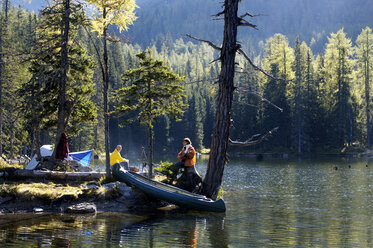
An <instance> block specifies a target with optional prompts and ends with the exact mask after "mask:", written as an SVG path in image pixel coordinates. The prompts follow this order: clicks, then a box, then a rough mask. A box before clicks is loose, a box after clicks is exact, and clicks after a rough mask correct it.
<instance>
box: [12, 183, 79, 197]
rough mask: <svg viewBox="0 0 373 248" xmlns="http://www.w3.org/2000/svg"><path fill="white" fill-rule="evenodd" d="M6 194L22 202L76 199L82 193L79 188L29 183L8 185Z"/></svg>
mask: <svg viewBox="0 0 373 248" xmlns="http://www.w3.org/2000/svg"><path fill="white" fill-rule="evenodd" d="M8 192H9V194H11V195H14V196H16V197H17V198H18V199H23V200H33V199H35V198H36V199H40V200H55V199H58V198H61V197H71V198H73V199H77V198H78V197H79V195H80V194H82V193H83V191H82V189H81V188H80V187H74V186H69V185H67V186H62V185H56V184H54V183H48V184H45V183H30V184H24V183H22V184H14V185H10V186H9V188H8Z"/></svg>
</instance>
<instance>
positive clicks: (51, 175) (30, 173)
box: [0, 170, 106, 181]
mask: <svg viewBox="0 0 373 248" xmlns="http://www.w3.org/2000/svg"><path fill="white" fill-rule="evenodd" d="M105 175H106V173H105V172H62V171H40V170H13V171H6V172H5V173H3V175H0V176H3V177H4V178H5V179H11V180H21V179H37V180H66V181H96V180H99V179H100V178H101V177H103V176H105Z"/></svg>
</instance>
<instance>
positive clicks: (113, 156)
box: [110, 149, 128, 165]
mask: <svg viewBox="0 0 373 248" xmlns="http://www.w3.org/2000/svg"><path fill="white" fill-rule="evenodd" d="M119 162H128V160H127V159H124V158H122V156H121V155H120V153H119V151H118V150H117V149H115V150H114V151H113V153H111V154H110V165H114V164H116V163H119Z"/></svg>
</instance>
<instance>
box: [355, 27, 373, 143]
mask: <svg viewBox="0 0 373 248" xmlns="http://www.w3.org/2000/svg"><path fill="white" fill-rule="evenodd" d="M356 44H357V49H356V52H357V59H358V63H357V65H358V70H359V72H360V73H359V74H358V75H361V77H362V80H363V84H364V92H365V118H366V124H365V128H366V146H367V148H370V147H371V124H370V118H371V116H370V106H371V96H370V91H371V84H372V82H371V81H372V79H373V75H372V73H373V70H372V66H373V33H372V29H371V28H369V27H366V28H365V29H363V30H362V31H361V33H360V35H359V36H358V37H357V40H356Z"/></svg>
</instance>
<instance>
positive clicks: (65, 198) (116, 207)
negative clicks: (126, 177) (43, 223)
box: [0, 182, 167, 224]
mask: <svg viewBox="0 0 373 248" xmlns="http://www.w3.org/2000/svg"><path fill="white" fill-rule="evenodd" d="M50 184H51V183H49V184H45V186H46V187H47V185H50ZM32 186H33V185H31V187H32ZM16 187H17V186H16V185H12V184H9V185H8V184H3V185H2V186H1V197H0V224H1V215H5V214H24V213H69V214H88V213H96V212H122V213H133V214H149V213H152V212H156V211H157V209H159V208H161V207H165V206H166V205H167V203H166V202H162V201H159V200H157V199H152V198H149V197H148V196H147V195H145V194H143V193H142V192H140V191H137V190H135V189H132V188H130V187H128V186H126V185H125V184H123V183H120V182H112V183H107V184H103V185H99V184H97V183H90V184H84V185H77V186H70V185H52V188H55V189H56V190H57V188H69V189H70V190H71V189H72V188H73V187H75V188H77V189H81V191H79V192H77V193H76V194H75V193H74V194H72V193H71V192H69V193H65V194H63V193H59V195H58V196H57V197H51V196H50V195H48V196H46V195H45V194H41V193H40V192H39V193H38V194H36V193H35V192H23V191H22V190H21V189H22V188H21V187H23V188H25V186H19V188H20V189H19V190H18V188H16ZM35 187H41V186H40V183H39V184H37V185H36V186H35ZM27 190H28V189H25V191H27ZM47 190H48V189H44V191H47ZM74 190H75V189H74ZM29 191H30V190H29ZM66 191H67V190H66Z"/></svg>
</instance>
